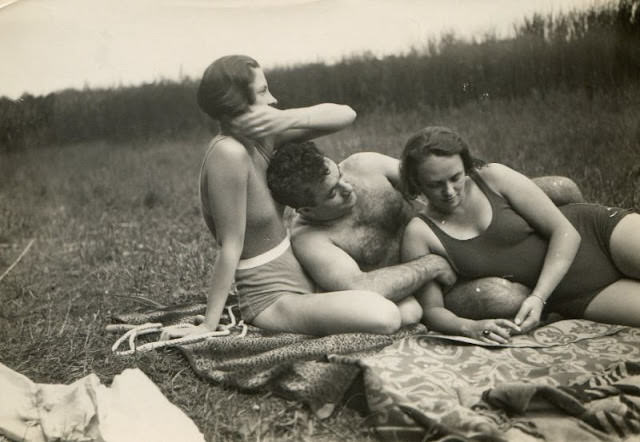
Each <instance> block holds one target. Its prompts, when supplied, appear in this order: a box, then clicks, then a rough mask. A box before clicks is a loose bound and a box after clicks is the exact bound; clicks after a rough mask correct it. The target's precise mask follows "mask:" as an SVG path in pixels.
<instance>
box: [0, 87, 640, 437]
mask: <svg viewBox="0 0 640 442" xmlns="http://www.w3.org/2000/svg"><path fill="white" fill-rule="evenodd" d="M433 124H438V125H446V126H451V127H454V128H456V129H457V130H459V131H460V132H461V133H462V134H464V135H465V136H466V138H467V139H468V140H469V142H470V144H471V145H472V148H473V150H474V152H475V153H476V154H477V156H480V157H482V158H483V159H485V160H487V161H499V162H503V163H506V164H509V165H511V166H512V167H515V168H517V169H519V170H521V171H523V172H525V173H526V174H528V175H530V176H535V175H543V174H547V175H568V176H570V177H572V178H573V179H574V180H575V181H576V182H577V183H578V184H579V186H580V187H581V189H582V190H583V193H584V195H585V196H586V198H587V199H588V200H590V201H597V202H606V203H608V204H614V205H621V206H627V207H636V208H638V207H640V188H639V187H638V186H639V185H640V166H639V164H640V91H639V90H638V89H637V88H632V89H628V90H627V91H626V92H624V93H617V94H611V95H597V96H595V97H593V98H592V99H589V98H587V97H586V96H584V95H582V94H562V93H557V94H551V95H547V96H546V97H544V98H542V97H531V98H528V99H523V100H520V101H514V102H502V101H491V100H489V99H487V100H486V101H483V102H478V103H474V104H469V105H467V106H465V107H463V108H459V109H440V110H434V109H425V110H424V111H422V112H414V113H410V114H406V113H405V114H389V113H385V112H384V111H380V112H378V113H376V114H370V115H365V116H360V117H359V118H358V120H357V122H356V124H355V125H354V126H353V127H352V128H349V129H347V130H345V131H343V132H342V133H339V134H336V135H335V136H331V137H325V138H323V139H321V140H319V144H320V145H321V147H323V148H324V149H325V151H326V152H327V153H328V154H329V155H330V156H333V157H334V159H336V160H339V159H342V158H344V157H345V156H347V155H348V154H349V153H351V152H355V151H359V150H376V151H380V152H383V153H387V154H390V155H393V156H397V155H398V154H399V153H400V150H401V148H402V144H403V142H404V140H406V139H407V137H408V135H409V134H410V133H411V132H412V131H414V130H415V129H418V128H420V127H422V126H425V125H433ZM205 147H206V140H203V139H190V140H185V141H184V142H182V143H170V142H158V143H149V144H141V145H127V144H122V145H107V144H101V143H94V144H91V145H73V146H63V147H55V148H54V147H50V146H33V148H32V149H30V150H28V151H24V152H18V153H12V154H5V155H2V156H0V272H4V271H5V269H7V268H8V267H9V266H10V265H11V264H12V263H13V262H14V261H15V259H16V258H17V257H18V255H19V254H20V252H21V251H22V250H23V249H24V248H25V246H26V245H27V244H28V242H29V241H30V240H31V239H35V242H34V244H33V246H32V248H31V249H30V250H29V252H28V253H27V254H26V255H25V256H24V258H23V259H22V260H21V261H20V262H19V263H18V264H17V265H16V266H15V267H14V268H13V269H12V271H11V272H10V273H9V274H8V275H7V276H6V277H5V278H4V279H3V280H2V281H0V336H1V339H0V361H1V362H2V363H4V364H6V365H8V366H9V367H11V368H13V369H15V370H17V371H19V372H21V373H23V374H24V375H26V376H28V377H30V378H31V379H33V380H34V381H36V382H46V383H69V382H72V381H74V380H76V379H78V378H80V377H82V376H85V375H87V374H89V373H91V372H94V373H96V374H97V375H98V376H99V377H100V379H101V380H102V381H103V382H104V383H107V384H108V383H110V382H111V379H112V377H113V376H114V375H115V374H117V373H120V372H121V371H122V370H123V369H124V368H127V367H139V368H140V369H142V370H143V371H144V372H145V373H146V374H147V375H148V376H149V377H150V378H151V379H152V380H153V381H155V382H156V383H157V384H158V385H159V386H160V388H161V390H162V391H163V393H164V394H165V395H166V396H167V397H168V398H169V399H170V400H171V401H172V402H173V403H175V404H177V405H178V406H179V407H181V408H182V409H183V410H184V411H185V412H186V413H187V414H188V415H189V416H190V417H191V418H193V419H194V421H195V422H196V423H197V425H198V426H199V428H200V429H201V431H202V432H203V433H204V434H205V435H206V437H207V439H208V440H252V441H253V440H374V439H375V435H374V434H373V433H372V431H371V430H370V427H369V425H368V424H369V422H371V416H368V415H366V414H365V415H361V414H358V413H356V412H355V411H353V410H352V409H351V408H350V407H349V406H348V404H346V405H345V406H342V407H340V408H339V409H338V411H337V412H336V414H335V415H334V416H332V417H331V418H329V419H327V420H324V421H320V420H318V419H316V418H315V417H313V416H312V415H310V414H309V413H308V412H307V410H306V409H304V408H303V407H302V406H300V405H299V404H297V403H293V402H288V401H285V400H282V399H280V398H277V397H273V396H271V395H269V394H244V393H239V392H236V391H233V390H229V389H225V388H222V387H220V386H217V385H211V384H208V383H206V382H204V381H202V380H200V379H199V378H197V377H196V376H195V375H194V373H193V372H192V371H191V369H190V368H189V366H188V364H187V362H186V360H185V359H184V358H183V357H182V356H181V355H180V354H179V353H178V352H177V351H173V350H163V351H157V352H153V353H147V354H143V355H138V356H132V357H117V356H113V355H112V354H111V352H110V347H111V345H112V343H113V342H114V339H115V336H114V335H111V334H107V333H105V331H104V327H105V325H106V324H108V323H109V316H110V314H111V313H114V312H119V313H120V312H126V311H131V310H134V309H139V308H141V307H142V306H141V304H140V303H138V302H136V301H134V300H132V299H130V298H126V297H122V295H132V294H138V295H143V296H145V297H147V298H150V299H153V300H156V301H158V302H160V303H163V304H175V303H182V302H189V301H193V302H196V301H203V300H204V299H205V296H206V292H207V286H208V282H207V278H208V275H209V273H210V271H211V265H212V263H213V260H214V257H215V249H214V246H213V240H212V238H211V237H210V235H209V233H208V231H207V230H206V227H205V225H204V222H203V221H202V219H201V216H200V213H199V202H198V195H197V178H198V172H199V165H200V161H201V157H202V155H203V152H204V149H205ZM351 399H352V400H354V401H355V400H356V398H351Z"/></svg>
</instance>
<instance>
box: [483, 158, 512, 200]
mask: <svg viewBox="0 0 640 442" xmlns="http://www.w3.org/2000/svg"><path fill="white" fill-rule="evenodd" d="M476 173H477V174H478V175H480V177H481V178H482V179H483V180H484V182H485V183H486V184H487V185H488V186H489V187H490V188H491V190H493V191H494V192H496V193H498V194H502V192H503V191H504V189H505V188H508V187H509V183H510V182H512V180H513V175H514V174H515V173H516V172H515V170H513V169H512V168H510V167H509V166H505V165H504V164H501V163H489V164H487V165H485V166H483V167H481V168H479V169H478V170H477V172H476Z"/></svg>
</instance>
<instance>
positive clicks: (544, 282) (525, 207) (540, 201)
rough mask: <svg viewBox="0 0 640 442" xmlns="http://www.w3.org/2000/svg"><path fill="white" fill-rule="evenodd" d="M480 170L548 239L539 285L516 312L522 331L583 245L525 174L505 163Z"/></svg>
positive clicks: (531, 324)
mask: <svg viewBox="0 0 640 442" xmlns="http://www.w3.org/2000/svg"><path fill="white" fill-rule="evenodd" d="M480 173H481V175H482V177H483V178H485V180H486V181H487V183H488V184H489V185H490V186H491V187H492V188H494V190H496V191H497V192H498V193H500V194H501V195H503V196H504V197H505V198H506V199H507V201H509V203H510V204H511V205H512V206H513V209H514V210H515V211H516V212H518V213H519V214H520V215H521V216H522V217H523V218H524V219H525V220H526V221H527V222H528V223H529V224H530V225H531V226H532V227H533V228H534V229H535V230H536V231H537V232H538V233H539V234H540V235H542V236H543V237H545V238H547V239H548V240H549V246H548V248H547V253H546V255H545V258H544V263H543V266H542V270H541V271H540V276H539V277H538V281H537V283H536V286H535V287H534V288H533V290H532V292H531V294H530V295H529V297H528V298H527V299H526V300H525V301H524V302H523V304H522V307H521V308H520V311H519V312H518V314H517V315H516V318H515V322H516V324H522V329H523V331H527V330H529V329H531V328H532V327H534V326H535V325H536V323H537V322H538V321H539V319H540V314H541V312H542V307H543V305H544V303H545V302H546V300H547V298H549V296H551V293H552V292H553V291H554V290H555V288H556V287H557V286H558V284H559V283H560V281H562V278H564V276H565V275H566V274H567V271H568V270H569V267H571V264H572V263H573V260H574V259H575V256H576V253H577V252H578V248H579V246H580V234H579V233H578V232H577V231H576V229H575V228H574V227H573V226H572V225H571V223H570V222H569V220H568V219H567V218H566V217H565V216H564V215H563V214H562V212H560V210H559V209H558V208H557V207H556V206H555V204H554V203H553V202H552V201H551V199H549V197H548V196H547V195H546V194H545V193H544V192H543V191H542V190H540V188H539V187H538V186H537V185H536V184H535V183H534V182H533V181H531V180H530V179H529V178H527V177H526V176H524V175H522V174H520V173H518V172H516V171H515V170H513V169H510V168H509V167H507V166H504V165H502V164H491V165H489V166H487V167H485V168H483V169H480Z"/></svg>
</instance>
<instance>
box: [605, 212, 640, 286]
mask: <svg viewBox="0 0 640 442" xmlns="http://www.w3.org/2000/svg"><path fill="white" fill-rule="evenodd" d="M609 249H610V250H611V257H612V258H613V263H614V264H615V265H616V267H618V270H620V271H621V272H622V273H624V274H625V275H626V276H628V277H629V278H633V279H640V214H638V213H630V214H628V215H627V216H625V217H624V218H622V219H621V220H620V222H619V223H618V225H617V226H616V227H615V229H613V232H612V233H611V240H610V242H609Z"/></svg>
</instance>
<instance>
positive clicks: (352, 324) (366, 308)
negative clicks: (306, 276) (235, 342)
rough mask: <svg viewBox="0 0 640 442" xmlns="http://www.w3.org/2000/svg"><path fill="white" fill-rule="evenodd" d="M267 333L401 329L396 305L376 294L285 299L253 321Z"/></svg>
mask: <svg viewBox="0 0 640 442" xmlns="http://www.w3.org/2000/svg"><path fill="white" fill-rule="evenodd" d="M253 324H254V325H256V326H258V327H261V328H265V329H269V330H279V331H288V332H297V333H307V334H312V335H328V334H333V333H349V332H365V333H380V334H391V333H394V332H396V331H398V329H400V327H401V325H402V318H401V315H400V309H399V308H398V306H397V305H396V304H394V303H393V302H392V301H389V300H388V299H385V298H384V297H383V296H381V295H379V294H378V293H375V292H369V291H364V290H345V291H340V292H328V293H311V294H308V295H284V296H282V297H281V298H279V299H278V300H277V301H276V302H274V303H273V304H271V305H270V306H269V307H267V308H266V309H265V310H264V311H262V312H261V313H260V314H259V315H258V316H256V318H255V319H254V320H253Z"/></svg>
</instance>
